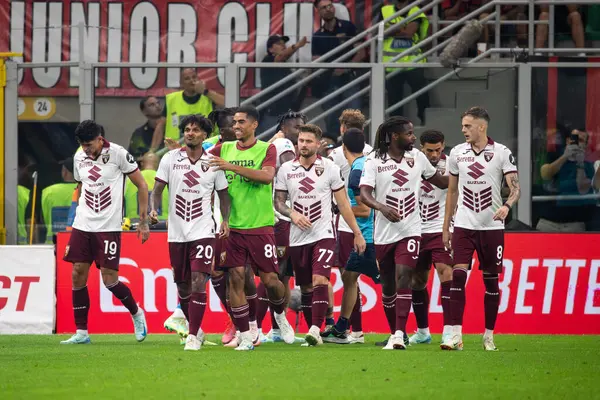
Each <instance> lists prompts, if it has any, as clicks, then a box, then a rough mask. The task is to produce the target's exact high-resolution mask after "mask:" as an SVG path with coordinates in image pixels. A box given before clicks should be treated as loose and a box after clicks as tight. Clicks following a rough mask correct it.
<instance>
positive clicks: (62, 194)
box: [42, 157, 77, 244]
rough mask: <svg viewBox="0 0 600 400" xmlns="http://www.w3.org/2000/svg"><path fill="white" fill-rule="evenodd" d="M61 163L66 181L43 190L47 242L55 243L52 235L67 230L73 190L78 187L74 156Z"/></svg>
mask: <svg viewBox="0 0 600 400" xmlns="http://www.w3.org/2000/svg"><path fill="white" fill-rule="evenodd" d="M61 164H62V166H63V167H62V178H63V181H64V182H61V183H55V184H54V185H50V186H48V187H47V188H45V189H44V190H42V217H43V218H44V223H45V224H46V244H52V243H53V240H52V236H53V235H54V234H55V233H57V232H61V231H64V230H66V228H67V224H68V221H69V211H70V208H71V203H72V198H73V191H75V189H76V188H77V183H76V182H75V181H74V178H73V158H72V157H69V158H67V159H66V160H65V161H63V162H62V163H61Z"/></svg>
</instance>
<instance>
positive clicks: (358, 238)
mask: <svg viewBox="0 0 600 400" xmlns="http://www.w3.org/2000/svg"><path fill="white" fill-rule="evenodd" d="M343 188H344V186H342V189H343ZM333 196H334V197H335V201H336V202H337V205H338V208H339V210H340V214H341V215H342V218H344V221H346V223H347V224H348V226H349V227H350V229H352V233H354V249H355V250H356V252H357V253H358V254H363V253H364V252H365V249H366V248H367V243H366V242H365V238H364V237H363V235H362V232H361V230H360V228H359V227H358V224H357V223H356V218H355V217H354V213H353V212H352V208H351V207H350V202H349V201H348V196H347V194H346V193H345V192H344V191H343V190H341V189H340V190H337V191H335V192H333Z"/></svg>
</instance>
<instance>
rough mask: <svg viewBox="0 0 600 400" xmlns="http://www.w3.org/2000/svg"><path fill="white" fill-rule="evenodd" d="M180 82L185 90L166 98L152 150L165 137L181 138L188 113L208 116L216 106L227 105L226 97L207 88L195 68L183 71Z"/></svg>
mask: <svg viewBox="0 0 600 400" xmlns="http://www.w3.org/2000/svg"><path fill="white" fill-rule="evenodd" d="M179 84H180V86H181V88H182V89H183V90H179V91H177V92H173V93H169V94H168V95H167V97H166V99H165V106H164V108H163V112H162V117H161V119H160V120H159V121H158V123H157V124H156V129H155V130H154V135H153V136H152V144H151V146H150V151H156V150H157V149H158V148H159V147H160V146H161V144H162V143H163V140H164V139H165V138H168V139H174V140H179V139H181V136H182V134H181V132H180V131H179V123H180V122H181V121H182V120H183V118H185V117H187V116H188V115H195V114H198V115H202V116H204V117H207V116H208V115H209V114H210V113H211V112H212V110H213V108H215V106H216V107H223V106H224V105H225V97H224V96H223V95H222V94H220V93H217V92H215V91H214V90H210V89H207V88H206V84H205V83H204V81H203V80H202V79H199V78H198V75H197V73H196V70H195V69H194V68H184V69H183V70H182V71H181V76H180V80H179Z"/></svg>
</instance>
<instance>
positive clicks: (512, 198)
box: [506, 172, 521, 208]
mask: <svg viewBox="0 0 600 400" xmlns="http://www.w3.org/2000/svg"><path fill="white" fill-rule="evenodd" d="M506 183H507V184H508V188H509V189H510V194H509V195H508V199H507V200H506V204H508V206H509V207H511V208H512V206H514V204H515V203H516V202H517V200H519V197H520V196H521V185H520V184H519V175H518V174H517V173H516V172H513V173H510V174H508V175H506Z"/></svg>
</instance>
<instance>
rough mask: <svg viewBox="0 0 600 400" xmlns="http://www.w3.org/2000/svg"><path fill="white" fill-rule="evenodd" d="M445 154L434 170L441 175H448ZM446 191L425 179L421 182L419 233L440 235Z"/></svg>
mask: <svg viewBox="0 0 600 400" xmlns="http://www.w3.org/2000/svg"><path fill="white" fill-rule="evenodd" d="M447 161H448V160H447V158H446V155H445V154H442V157H441V158H440V160H439V161H438V163H437V165H436V166H435V169H436V170H437V171H438V172H439V173H440V174H442V175H447V174H448V169H447ZM447 192H448V190H447V189H440V188H439V187H437V186H435V185H432V184H431V183H429V181H427V180H426V179H423V180H422V181H421V195H420V196H419V210H420V212H421V233H440V232H442V228H443V226H444V211H445V209H446V193H447Z"/></svg>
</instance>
